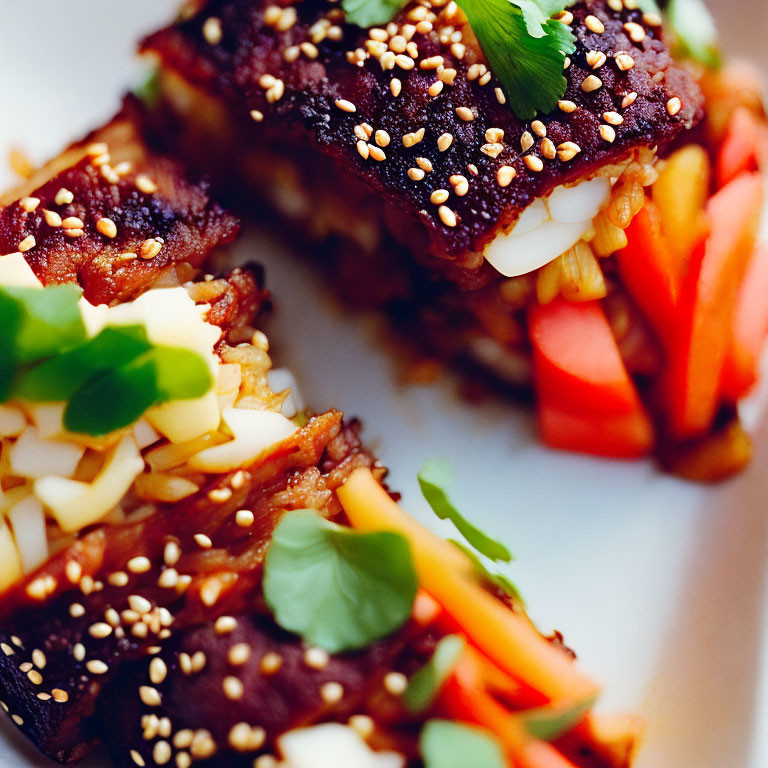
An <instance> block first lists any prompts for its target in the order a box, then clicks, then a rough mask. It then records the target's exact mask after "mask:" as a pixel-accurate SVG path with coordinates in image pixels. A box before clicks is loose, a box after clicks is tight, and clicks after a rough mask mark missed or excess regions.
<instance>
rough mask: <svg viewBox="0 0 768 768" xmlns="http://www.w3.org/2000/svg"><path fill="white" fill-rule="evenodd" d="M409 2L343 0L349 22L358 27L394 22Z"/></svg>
mask: <svg viewBox="0 0 768 768" xmlns="http://www.w3.org/2000/svg"><path fill="white" fill-rule="evenodd" d="M407 4H408V0H341V7H342V8H343V9H344V13H345V15H346V19H347V22H349V23H350V24H356V25H357V26H358V27H363V28H364V29H365V28H367V27H375V26H378V25H379V24H387V23H388V22H390V21H392V19H393V18H394V17H395V15H396V14H397V12H398V11H400V10H402V9H403V8H405V6H406V5H407Z"/></svg>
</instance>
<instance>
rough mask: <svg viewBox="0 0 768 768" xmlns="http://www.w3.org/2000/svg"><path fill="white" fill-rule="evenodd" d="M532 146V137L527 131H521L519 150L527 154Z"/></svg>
mask: <svg viewBox="0 0 768 768" xmlns="http://www.w3.org/2000/svg"><path fill="white" fill-rule="evenodd" d="M532 146H533V136H531V134H530V133H529V132H528V131H523V135H522V136H521V137H520V148H521V149H522V150H523V152H527V151H528V150H529V149H530V148H531V147H532Z"/></svg>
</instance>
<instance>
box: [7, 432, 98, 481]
mask: <svg viewBox="0 0 768 768" xmlns="http://www.w3.org/2000/svg"><path fill="white" fill-rule="evenodd" d="M84 453H85V448H83V447H82V446H79V445H74V444H73V443H65V442H62V441H58V440H43V439H42V438H41V437H40V435H39V434H38V432H37V430H36V429H35V428H34V427H29V428H28V429H27V430H26V431H25V432H24V433H23V434H22V435H21V437H20V438H19V439H18V440H17V441H16V442H15V443H14V444H13V446H12V447H11V451H10V458H11V471H12V472H13V474H14V475H18V476H19V477H45V476H46V475H56V476H57V477H72V475H74V474H75V470H76V469H77V465H78V462H79V461H80V459H82V458H83V454H84Z"/></svg>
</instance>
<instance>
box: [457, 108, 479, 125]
mask: <svg viewBox="0 0 768 768" xmlns="http://www.w3.org/2000/svg"><path fill="white" fill-rule="evenodd" d="M456 114H457V115H458V117H459V119H461V120H464V122H467V123H470V122H472V121H473V120H474V119H475V113H474V112H473V111H472V110H471V109H470V108H469V107H456Z"/></svg>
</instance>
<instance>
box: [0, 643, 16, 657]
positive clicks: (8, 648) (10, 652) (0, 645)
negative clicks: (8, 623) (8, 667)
mask: <svg viewBox="0 0 768 768" xmlns="http://www.w3.org/2000/svg"><path fill="white" fill-rule="evenodd" d="M0 649H2V651H3V653H4V654H5V655H6V656H13V655H14V653H16V651H14V650H13V648H11V646H10V645H8V643H0Z"/></svg>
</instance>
